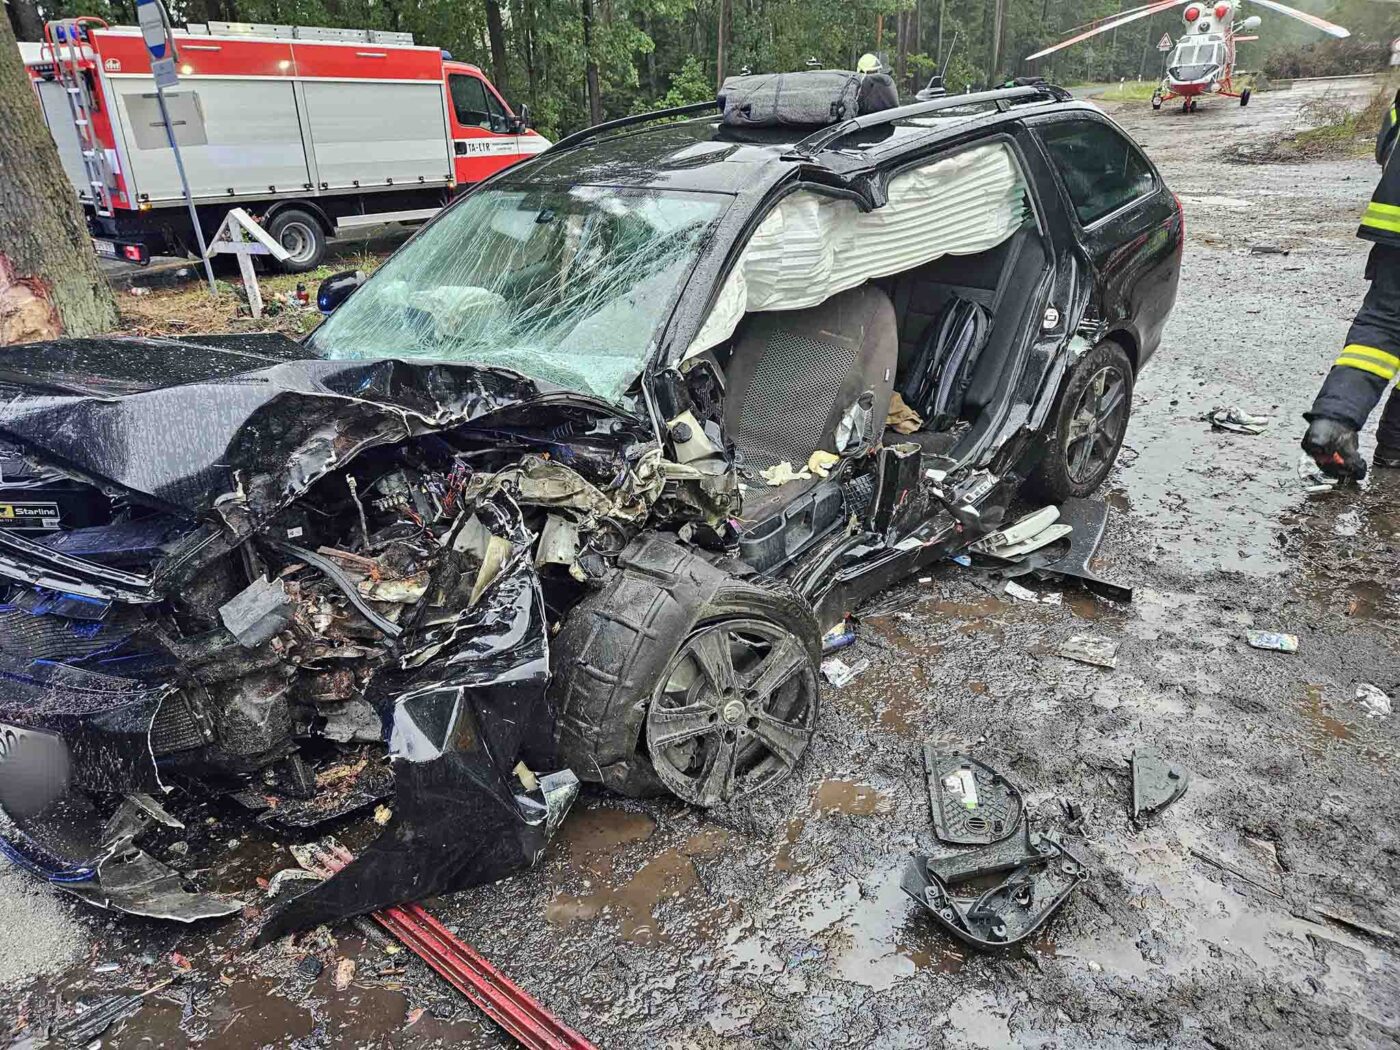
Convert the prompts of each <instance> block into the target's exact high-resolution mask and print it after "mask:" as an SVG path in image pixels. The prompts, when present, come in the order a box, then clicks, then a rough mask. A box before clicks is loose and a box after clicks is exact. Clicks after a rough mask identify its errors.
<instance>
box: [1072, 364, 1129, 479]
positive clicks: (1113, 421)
mask: <svg viewBox="0 0 1400 1050" xmlns="http://www.w3.org/2000/svg"><path fill="white" fill-rule="evenodd" d="M1128 409H1129V405H1128V378H1127V376H1125V375H1124V374H1123V372H1122V370H1121V369H1119V368H1118V366H1117V365H1104V366H1103V367H1102V368H1100V369H1099V370H1098V371H1096V372H1095V373H1094V374H1093V375H1092V376H1090V377H1089V382H1088V383H1087V384H1086V385H1085V387H1084V390H1083V392H1082V393H1081V394H1080V395H1079V401H1078V402H1077V403H1076V404H1075V406H1074V413H1073V414H1072V415H1071V416H1070V418H1069V433H1068V435H1067V437H1066V440H1065V473H1066V474H1068V475H1069V479H1070V481H1072V482H1073V483H1074V484H1075V485H1096V484H1098V483H1099V482H1100V481H1102V480H1103V479H1104V476H1105V475H1107V474H1108V471H1109V468H1110V467H1112V466H1113V460H1114V458H1115V457H1116V456H1117V455H1118V447H1119V446H1120V445H1121V444H1122V443H1123V434H1124V431H1125V430H1126V429H1127V425H1128Z"/></svg>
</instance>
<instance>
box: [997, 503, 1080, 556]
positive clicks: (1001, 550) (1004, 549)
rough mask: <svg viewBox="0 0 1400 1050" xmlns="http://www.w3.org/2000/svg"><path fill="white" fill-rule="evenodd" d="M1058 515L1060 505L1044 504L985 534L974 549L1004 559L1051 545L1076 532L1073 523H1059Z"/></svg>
mask: <svg viewBox="0 0 1400 1050" xmlns="http://www.w3.org/2000/svg"><path fill="white" fill-rule="evenodd" d="M1059 518H1060V509H1059V508H1058V507H1042V508H1041V509H1040V510H1038V511H1035V512H1034V513H1032V514H1027V515H1026V516H1025V517H1024V518H1021V519H1020V520H1019V521H1017V522H1015V523H1014V524H1012V525H1008V526H1007V527H1006V528H1004V529H999V530H998V531H996V532H993V533H990V534H989V535H987V536H984V537H982V538H981V539H980V540H978V541H977V542H976V543H974V544H973V545H972V549H973V550H974V551H976V552H977V553H978V554H988V555H991V556H992V557H994V558H1001V559H1002V560H1003V561H1011V560H1012V559H1015V558H1020V557H1022V556H1024V555H1027V554H1030V553H1031V552H1032V551H1037V550H1040V548H1042V547H1048V546H1049V545H1050V544H1052V543H1054V542H1055V541H1056V540H1062V539H1064V538H1065V537H1066V536H1068V535H1069V534H1070V533H1071V532H1073V531H1074V527H1073V526H1071V525H1066V524H1062V523H1060V521H1059Z"/></svg>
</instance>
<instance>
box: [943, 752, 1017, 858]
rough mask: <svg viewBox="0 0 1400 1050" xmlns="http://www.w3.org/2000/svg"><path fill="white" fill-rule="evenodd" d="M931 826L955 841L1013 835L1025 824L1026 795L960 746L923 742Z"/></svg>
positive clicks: (983, 841)
mask: <svg viewBox="0 0 1400 1050" xmlns="http://www.w3.org/2000/svg"><path fill="white" fill-rule="evenodd" d="M924 770H925V771H926V773H927V776H928V797H929V809H930V811H931V813H932V815H933V831H934V834H935V835H937V836H938V837H939V839H941V840H942V841H943V842H947V843H949V844H951V845H954V846H985V845H987V844H989V843H992V842H1000V841H1001V840H1002V839H1004V838H1009V837H1010V836H1011V834H1012V833H1013V832H1014V831H1015V830H1016V827H1017V825H1019V824H1020V823H1021V815H1022V814H1023V813H1024V812H1025V800H1024V799H1023V798H1022V797H1021V791H1020V789H1019V788H1018V787H1016V785H1015V784H1013V783H1011V782H1010V781H1009V780H1007V779H1006V778H1005V777H1004V776H1002V775H1001V774H1000V773H998V772H997V771H996V770H995V769H993V768H992V767H991V766H988V765H984V764H983V763H981V762H978V761H977V760H976V759H975V758H969V757H968V756H967V755H963V754H959V753H958V752H956V751H952V752H949V753H948V754H940V753H939V751H938V750H937V749H936V748H935V747H934V746H933V745H931V744H926V745H925V746H924Z"/></svg>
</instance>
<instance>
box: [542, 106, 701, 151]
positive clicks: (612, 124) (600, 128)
mask: <svg viewBox="0 0 1400 1050" xmlns="http://www.w3.org/2000/svg"><path fill="white" fill-rule="evenodd" d="M718 108H719V103H718V102H717V101H714V100H711V101H709V102H692V103H690V104H689V105H687V106H674V107H672V108H671V109H656V110H652V111H651V112H650V113H633V114H632V115H631V116H630V117H618V118H617V119H616V120H605V121H603V123H601V124H594V125H593V126H592V127H588V128H584V129H583V130H582V131H575V132H574V133H573V134H572V135H565V136H564V137H563V138H562V139H560V140H559V141H558V142H556V143H554V145H552V146H550V147H549V149H547V150H545V151H544V152H545V153H558V152H560V151H561V150H566V149H572V148H573V147H575V146H577V145H578V144H579V143H581V142H586V141H588V140H589V139H591V138H596V137H597V136H599V135H602V134H604V133H605V132H609V131H616V130H617V129H618V128H628V127H631V126H632V125H634V124H645V123H646V122H647V121H649V120H664V119H666V118H667V117H693V116H697V115H698V114H701V113H704V112H706V111H707V110H711V109H718Z"/></svg>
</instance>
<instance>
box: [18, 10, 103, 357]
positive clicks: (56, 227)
mask: <svg viewBox="0 0 1400 1050" xmlns="http://www.w3.org/2000/svg"><path fill="white" fill-rule="evenodd" d="M0 127H3V128H4V129H5V133H4V134H3V135H0V172H3V178H0V346H8V345H10V344H13V343H25V342H29V341H30V340H34V339H53V338H55V337H56V336H59V335H71V336H84V335H96V334H97V333H98V332H105V331H108V330H109V329H111V328H114V327H116V324H117V308H116V304H115V303H114V302H113V301H112V291H111V289H110V288H109V287H108V286H107V280H106V278H104V277H103V276H102V274H101V272H100V271H99V270H98V268H97V256H95V255H94V254H93V251H92V241H91V239H90V238H89V237H88V230H87V223H85V222H84V221H83V216H82V212H81V211H80V210H79V207H78V202H77V199H76V195H75V194H74V192H73V185H72V183H70V182H69V181H68V176H67V175H65V174H64V172H63V165H62V164H60V163H59V160H58V149H57V148H56V147H55V146H54V144H53V138H52V137H51V136H50V135H49V129H48V128H47V127H45V125H44V121H43V118H42V117H41V116H40V114H39V104H38V102H37V101H36V100H35V98H34V89H33V88H32V87H30V86H29V74H28V73H27V72H25V69H24V63H23V62H22V61H21V60H20V57H19V48H18V47H16V46H15V38H14V34H13V33H12V32H11V31H10V23H9V20H8V19H0Z"/></svg>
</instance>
